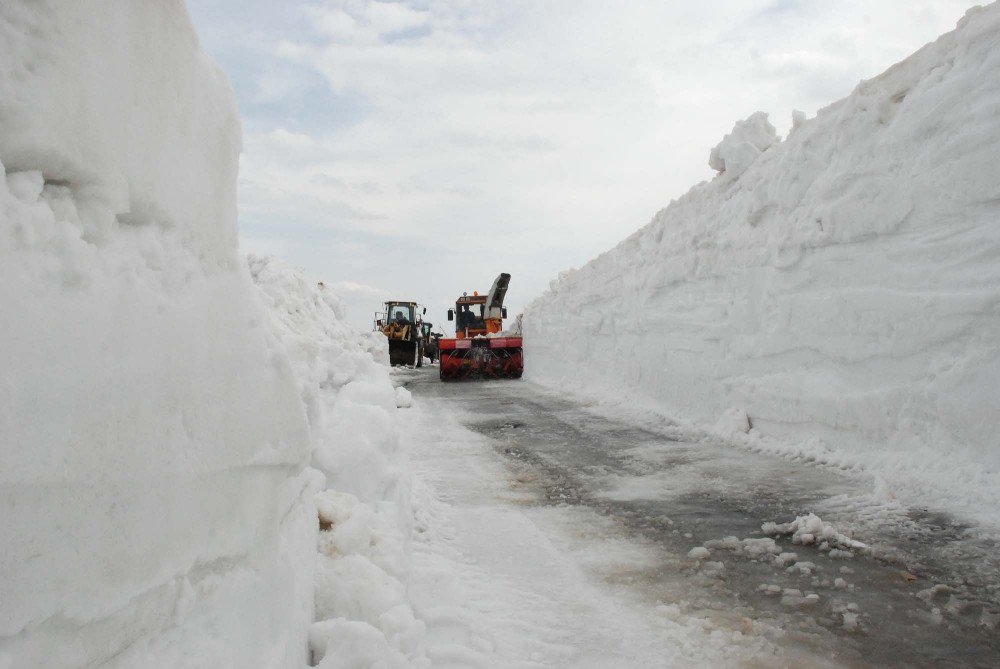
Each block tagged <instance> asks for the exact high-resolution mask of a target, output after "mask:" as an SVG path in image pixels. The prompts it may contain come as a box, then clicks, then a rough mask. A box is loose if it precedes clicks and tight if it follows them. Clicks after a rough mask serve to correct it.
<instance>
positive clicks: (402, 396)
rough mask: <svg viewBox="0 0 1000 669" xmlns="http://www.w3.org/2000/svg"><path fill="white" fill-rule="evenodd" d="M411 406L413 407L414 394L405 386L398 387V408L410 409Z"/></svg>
mask: <svg viewBox="0 0 1000 669" xmlns="http://www.w3.org/2000/svg"><path fill="white" fill-rule="evenodd" d="M411 406H413V393H411V392H410V391H409V390H407V389H406V388H404V387H403V386H398V387H397V388H396V408H397V409H409V408H410V407H411Z"/></svg>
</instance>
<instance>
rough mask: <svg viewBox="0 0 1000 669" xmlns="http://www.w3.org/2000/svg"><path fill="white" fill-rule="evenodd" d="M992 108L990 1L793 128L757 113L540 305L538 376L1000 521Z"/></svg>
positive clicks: (529, 347)
mask: <svg viewBox="0 0 1000 669" xmlns="http://www.w3.org/2000/svg"><path fill="white" fill-rule="evenodd" d="M998 118H1000V6H998V5H997V4H993V5H990V6H988V7H986V8H977V9H974V10H971V11H970V12H969V13H968V15H967V16H966V17H965V18H963V19H962V21H961V22H960V23H959V25H958V28H957V30H955V31H954V32H952V33H948V34H946V35H944V36H942V37H941V38H940V39H939V40H937V41H936V42H934V43H932V44H929V45H927V46H926V47H924V48H923V49H921V50H920V51H918V52H916V53H915V54H914V55H913V56H911V57H910V58H908V59H906V60H905V61H903V62H901V63H899V64H897V65H895V66H894V67H892V68H890V69H889V70H888V71H887V72H885V73H884V74H882V75H880V76H878V77H876V78H874V79H872V80H869V81H865V82H863V83H861V84H860V85H859V86H858V87H857V89H856V90H855V91H854V93H852V94H851V95H850V96H849V97H847V98H845V99H844V100H841V101H840V102H837V103H835V104H833V105H831V106H829V107H827V108H826V109H823V110H822V111H820V113H819V114H818V115H817V117H816V118H814V119H811V120H808V121H804V120H803V119H802V117H801V114H797V115H796V123H795V127H794V128H793V130H792V132H791V134H790V136H789V137H788V138H787V139H786V140H785V141H783V142H780V143H772V144H768V141H767V135H768V132H767V128H768V127H769V126H768V125H767V124H766V119H762V118H761V117H760V116H758V115H755V116H754V117H751V118H750V119H748V120H747V121H746V122H744V123H742V124H740V125H738V127H737V128H736V130H734V133H733V134H732V135H731V136H729V137H727V138H726V140H725V141H724V142H723V143H722V144H720V146H719V147H717V149H716V150H715V151H713V154H712V159H713V164H714V165H715V166H716V167H717V169H720V170H724V171H722V172H721V173H720V174H719V176H717V177H716V178H715V179H714V180H713V181H711V182H710V183H703V184H700V185H698V186H696V187H694V188H693V189H692V190H691V191H690V192H689V193H687V194H686V195H685V196H683V197H682V198H680V199H679V200H677V201H675V202H673V203H672V204H671V205H670V206H669V207H667V208H666V209H664V210H662V211H661V212H659V213H658V214H657V215H656V216H655V217H654V219H653V221H652V222H651V223H649V224H648V225H647V226H646V227H644V228H643V229H641V230H639V231H638V232H637V233H635V234H634V235H632V236H631V237H630V238H628V239H627V240H625V241H624V242H622V243H621V244H620V245H619V246H618V247H616V248H615V249H613V250H611V251H609V252H607V253H605V254H603V255H601V256H600V257H598V258H596V259H594V260H593V261H591V262H590V263H588V264H587V265H586V266H584V267H583V268H581V269H579V270H577V271H571V272H567V273H564V274H563V275H562V276H561V277H560V278H559V279H558V280H557V281H554V282H553V284H552V287H551V290H550V291H549V292H547V293H546V294H545V295H543V296H542V297H540V298H539V299H538V300H537V301H536V302H534V303H533V304H532V305H531V306H530V307H529V309H528V310H527V312H526V314H525V318H524V330H525V348H526V356H527V360H528V362H527V365H526V375H527V378H530V379H533V380H536V381H540V382H542V383H545V384H547V385H553V386H562V387H573V388H579V389H581V391H583V392H585V393H589V394H592V395H595V396H601V397H606V398H613V399H615V400H622V399H624V400H626V401H628V402H630V403H631V404H632V405H642V406H645V407H646V408H650V409H654V410H656V411H657V412H659V413H661V414H665V415H668V416H671V417H674V418H677V419H681V420H685V421H690V422H691V423H694V424H697V425H701V426H713V425H715V424H716V423H717V422H718V424H719V425H720V426H721V427H720V429H723V428H724V431H725V432H727V434H728V435H729V436H731V437H732V438H733V439H735V440H737V441H739V442H740V443H745V444H746V445H749V446H751V447H754V448H766V449H769V450H772V451H776V452H784V453H794V454H798V455H803V456H806V457H808V458H810V459H815V460H816V461H818V462H822V463H826V464H831V465H837V466H842V467H848V468H855V469H857V470H859V471H862V472H865V473H866V474H868V475H871V476H873V477H878V478H880V479H882V482H883V483H884V487H883V489H884V490H889V491H890V492H891V494H893V495H896V496H898V497H899V498H900V499H905V500H909V501H911V502H918V503H922V504H931V505H936V506H939V507H943V508H946V509H950V510H952V511H955V512H958V513H960V514H962V515H964V516H966V517H969V518H976V519H979V520H981V521H985V522H991V523H1000V517H998V512H997V509H1000V441H998V439H1000V437H998V434H1000V411H998V407H1000V227H998V226H997V220H998V218H1000V179H998V178H997V173H996V159H997V156H1000V123H998V122H997V119H998ZM732 165H736V166H737V168H736V169H730V167H731V166H732ZM743 415H745V416H746V417H747V419H746V420H745V421H743V420H740V421H736V422H735V424H736V427H734V421H733V420H732V417H733V416H743ZM751 426H752V429H751V430H750V432H749V434H746V435H744V434H742V432H745V431H746V429H747V428H750V427H751Z"/></svg>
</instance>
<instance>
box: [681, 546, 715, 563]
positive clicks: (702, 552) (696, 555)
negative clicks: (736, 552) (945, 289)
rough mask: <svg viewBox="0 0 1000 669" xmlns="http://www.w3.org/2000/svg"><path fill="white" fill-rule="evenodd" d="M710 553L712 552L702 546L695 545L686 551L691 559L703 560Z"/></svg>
mask: <svg viewBox="0 0 1000 669" xmlns="http://www.w3.org/2000/svg"><path fill="white" fill-rule="evenodd" d="M711 554H712V553H711V552H710V551H709V550H708V549H707V548H705V547H704V546H696V547H695V548H692V549H691V550H689V551H688V555H687V556H688V558H690V559H692V560H705V559H707V558H708V557H709V556H710V555H711Z"/></svg>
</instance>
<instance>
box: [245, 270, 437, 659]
mask: <svg viewBox="0 0 1000 669" xmlns="http://www.w3.org/2000/svg"><path fill="white" fill-rule="evenodd" d="M248 262H249V266H250V274H251V276H252V277H253V280H254V282H255V283H256V285H257V287H258V288H259V289H260V291H261V294H262V296H263V300H264V303H265V304H266V305H267V311H268V313H269V314H270V317H271V318H270V320H271V323H272V326H273V328H274V331H275V333H276V335H277V337H278V339H279V340H280V341H281V343H282V345H283V346H284V348H285V350H286V351H287V352H288V357H289V359H290V360H291V361H292V368H293V370H294V373H295V377H296V379H297V380H298V383H299V391H300V394H301V397H302V400H303V403H304V404H305V406H306V408H307V415H308V418H309V430H310V435H311V438H312V443H313V453H312V464H313V467H315V469H314V470H311V471H313V472H314V474H315V476H316V477H317V479H318V481H317V483H319V484H320V485H321V486H323V487H324V488H325V489H324V490H322V491H321V492H319V493H317V495H316V496H315V502H316V507H315V510H314V513H317V514H318V520H319V524H320V527H321V529H322V531H321V532H320V536H319V541H318V542H317V543H316V544H314V545H313V547H312V551H313V555H314V558H315V575H316V576H315V619H316V622H315V623H313V624H312V626H311V627H310V631H309V646H310V650H311V653H312V658H313V660H314V661H315V662H318V663H319V664H320V666H322V667H327V666H335V667H345V666H352V667H354V666H358V667H360V666H365V667H368V666H379V667H382V666H385V667H429V666H431V663H430V660H428V657H427V652H426V648H425V642H424V641H425V639H424V634H425V623H424V622H423V621H422V620H420V619H418V617H417V615H416V613H415V611H414V608H413V605H412V603H411V597H412V593H411V591H410V577H411V570H412V568H413V556H412V553H411V548H410V544H411V539H410V538H411V537H412V536H413V526H414V523H415V517H414V507H413V499H412V497H413V494H412V485H413V474H412V471H411V470H410V467H409V464H408V459H407V448H406V444H405V442H406V441H407V438H406V437H407V436H409V437H410V438H412V435H405V434H404V432H403V425H404V424H405V423H403V422H401V420H400V418H401V414H400V412H401V409H408V408H409V407H410V405H411V403H410V402H409V397H408V396H409V393H408V391H407V390H406V389H405V388H402V387H398V388H395V389H394V388H393V383H392V380H391V378H390V376H389V365H388V362H389V361H388V350H387V347H386V341H385V336H384V335H382V333H381V332H375V333H370V334H369V335H360V336H359V335H358V333H357V332H355V331H353V330H352V329H351V328H350V327H349V326H347V325H346V323H345V319H344V313H343V307H342V306H341V303H340V301H339V299H338V298H337V297H336V295H334V294H333V292H332V291H331V290H330V289H329V287H327V286H324V285H323V284H322V283H313V282H310V281H307V280H306V279H305V277H304V276H303V275H302V273H301V272H300V271H299V270H296V269H293V268H291V267H289V266H288V265H286V264H285V263H283V262H282V261H280V260H278V259H277V258H265V257H259V256H250V257H249V258H248ZM313 522H314V523H315V522H316V516H314V521H313ZM317 548H318V553H317V552H316V549H317Z"/></svg>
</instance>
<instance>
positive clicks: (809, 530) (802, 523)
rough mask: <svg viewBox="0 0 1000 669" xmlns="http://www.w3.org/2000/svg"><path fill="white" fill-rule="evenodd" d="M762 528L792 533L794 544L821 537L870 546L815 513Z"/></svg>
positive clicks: (841, 543)
mask: <svg viewBox="0 0 1000 669" xmlns="http://www.w3.org/2000/svg"><path fill="white" fill-rule="evenodd" d="M760 529H761V530H762V531H763V532H764V534H771V535H782V534H791V535H792V543H793V544H803V545H810V544H813V543H815V542H816V539H817V538H819V539H822V540H823V541H826V542H827V543H829V544H830V545H832V546H842V547H844V548H854V549H864V548H868V546H867V544H863V543H861V542H860V541H855V540H854V539H851V538H850V537H848V536H847V535H845V534H841V533H840V532H838V531H837V528H836V527H834V526H833V525H830V524H829V523H825V522H823V519H822V518H820V517H819V516H817V515H816V514H814V513H810V514H808V515H806V516H798V517H797V518H796V519H795V520H793V521H791V522H788V523H781V524H779V523H774V522H767V523H764V524H763V525H761V526H760ZM844 552H849V551H844ZM852 555H853V553H852ZM841 557H843V556H841Z"/></svg>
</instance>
